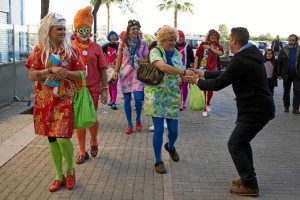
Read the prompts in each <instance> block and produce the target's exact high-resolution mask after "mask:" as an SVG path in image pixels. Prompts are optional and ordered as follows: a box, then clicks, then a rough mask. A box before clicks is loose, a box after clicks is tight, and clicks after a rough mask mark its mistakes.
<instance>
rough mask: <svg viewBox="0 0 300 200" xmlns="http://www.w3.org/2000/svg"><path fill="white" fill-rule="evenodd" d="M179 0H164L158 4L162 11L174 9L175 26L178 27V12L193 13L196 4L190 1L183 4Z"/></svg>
mask: <svg viewBox="0 0 300 200" xmlns="http://www.w3.org/2000/svg"><path fill="white" fill-rule="evenodd" d="M178 1H179V0H162V3H161V4H159V5H158V6H157V8H158V9H159V10H160V11H163V10H169V9H171V8H172V9H174V27H175V28H177V17H178V12H179V11H180V12H190V13H192V14H194V13H193V7H194V5H193V4H191V3H189V2H184V3H183V4H180V3H178Z"/></svg>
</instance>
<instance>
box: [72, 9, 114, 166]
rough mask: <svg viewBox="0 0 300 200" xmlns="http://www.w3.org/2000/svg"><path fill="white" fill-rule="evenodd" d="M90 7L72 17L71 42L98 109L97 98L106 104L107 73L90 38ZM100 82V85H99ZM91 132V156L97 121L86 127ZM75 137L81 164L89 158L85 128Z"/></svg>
mask: <svg viewBox="0 0 300 200" xmlns="http://www.w3.org/2000/svg"><path fill="white" fill-rule="evenodd" d="M93 20H94V17H93V14H92V7H91V6H87V7H85V8H84V9H80V10H79V11H78V12H77V13H76V15H75V17H74V30H75V32H74V34H73V36H74V40H73V44H74V45H75V46H76V47H77V48H78V50H79V52H80V57H81V59H82V61H83V63H84V66H85V68H86V86H87V88H88V89H89V92H90V94H91V96H92V99H93V102H94V107H95V110H97V109H98V100H99V95H100V102H101V103H102V104H107V89H108V88H107V74H106V67H107V63H106V59H105V57H104V54H103V51H102V48H101V47H100V46H99V45H98V44H97V43H95V42H92V40H91V39H90V38H91V37H92V34H91V28H92V25H93ZM100 83H101V85H100ZM88 129H89V131H90V133H91V140H90V146H91V149H90V153H91V156H92V157H96V156H97V153H98V141H97V133H98V129H99V121H98V119H97V120H96V122H95V124H94V125H93V126H91V127H89V128H88ZM76 132H77V138H78V144H79V155H78V157H77V159H76V163H77V164H82V163H83V162H84V161H85V160H87V159H88V158H89V154H88V153H87V152H86V148H85V137H86V129H77V130H76Z"/></svg>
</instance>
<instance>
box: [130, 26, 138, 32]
mask: <svg viewBox="0 0 300 200" xmlns="http://www.w3.org/2000/svg"><path fill="white" fill-rule="evenodd" d="M130 30H131V31H139V30H140V29H139V28H135V27H134V28H130Z"/></svg>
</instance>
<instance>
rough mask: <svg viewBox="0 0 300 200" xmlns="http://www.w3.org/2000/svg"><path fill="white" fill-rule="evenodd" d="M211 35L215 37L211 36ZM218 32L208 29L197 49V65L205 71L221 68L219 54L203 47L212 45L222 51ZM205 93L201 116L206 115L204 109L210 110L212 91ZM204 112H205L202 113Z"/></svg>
mask: <svg viewBox="0 0 300 200" xmlns="http://www.w3.org/2000/svg"><path fill="white" fill-rule="evenodd" d="M212 36H214V37H216V39H213V38H211V37H212ZM219 39H220V34H219V33H218V32H217V31H215V30H214V29H211V30H209V32H208V33H207V36H206V40H205V41H204V42H202V43H201V44H200V45H199V47H198V49H197V51H196V56H197V57H198V58H199V60H198V62H199V63H197V64H198V65H197V66H200V68H203V69H204V70H207V71H216V70H221V69H222V66H221V62H220V56H219V55H217V54H215V53H214V52H213V51H212V50H210V49H205V48H204V47H203V46H204V45H210V47H213V48H214V49H217V50H219V51H222V53H224V49H223V46H222V45H221V44H220V43H219ZM204 95H205V102H206V103H205V108H204V110H203V116H207V112H206V109H207V108H208V109H207V110H208V111H210V101H211V98H212V96H213V91H204ZM204 113H205V114H204Z"/></svg>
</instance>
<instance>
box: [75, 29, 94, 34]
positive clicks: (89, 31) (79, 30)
mask: <svg viewBox="0 0 300 200" xmlns="http://www.w3.org/2000/svg"><path fill="white" fill-rule="evenodd" d="M77 33H79V34H90V33H91V28H89V27H83V28H79V29H77Z"/></svg>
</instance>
